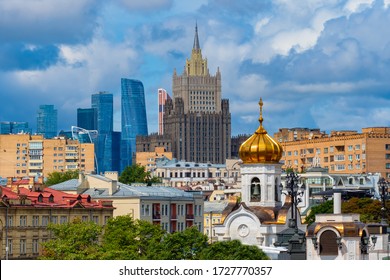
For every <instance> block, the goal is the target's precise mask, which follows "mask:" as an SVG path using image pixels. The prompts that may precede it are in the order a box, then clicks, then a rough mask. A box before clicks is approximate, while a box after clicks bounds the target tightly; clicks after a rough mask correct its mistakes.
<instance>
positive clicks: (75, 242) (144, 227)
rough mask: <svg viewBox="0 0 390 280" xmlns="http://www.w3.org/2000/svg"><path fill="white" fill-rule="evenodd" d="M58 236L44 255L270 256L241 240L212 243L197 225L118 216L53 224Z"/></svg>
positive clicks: (122, 257)
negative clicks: (165, 225) (175, 226)
mask: <svg viewBox="0 0 390 280" xmlns="http://www.w3.org/2000/svg"><path fill="white" fill-rule="evenodd" d="M49 228H50V230H52V233H53V235H54V239H53V240H50V241H48V242H45V243H43V244H42V246H43V256H42V259H53V260H71V259H72V260H73V259H80V260H83V259H95V260H184V259H185V260H201V259H205V260H212V259H213V260H228V259H231V260H234V259H235V260H239V259H241V260H250V259H256V260H257V259H268V257H267V255H266V254H265V253H264V252H263V251H262V250H261V249H259V248H257V247H256V246H248V245H243V244H241V243H240V242H239V241H237V240H234V241H224V242H214V243H212V244H209V243H208V242H207V240H208V238H207V236H206V235H205V234H203V233H201V232H199V231H198V229H197V228H196V227H189V228H186V229H185V230H184V231H181V232H174V233H167V232H166V231H164V230H162V229H161V228H160V226H159V225H153V224H151V223H149V222H147V221H142V220H133V219H132V218H131V217H130V216H128V215H127V216H118V217H115V218H112V219H110V220H109V221H108V223H107V225H105V226H104V227H100V226H98V225H96V224H94V223H83V222H80V220H75V221H73V222H70V223H67V224H61V225H50V226H49Z"/></svg>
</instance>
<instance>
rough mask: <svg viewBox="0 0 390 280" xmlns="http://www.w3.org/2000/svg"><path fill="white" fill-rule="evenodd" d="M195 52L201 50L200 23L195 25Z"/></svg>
mask: <svg viewBox="0 0 390 280" xmlns="http://www.w3.org/2000/svg"><path fill="white" fill-rule="evenodd" d="M193 49H194V50H200V45H199V37H198V22H196V24H195V38H194V47H193Z"/></svg>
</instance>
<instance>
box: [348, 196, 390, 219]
mask: <svg viewBox="0 0 390 280" xmlns="http://www.w3.org/2000/svg"><path fill="white" fill-rule="evenodd" d="M381 208H382V202H381V201H379V200H375V199H371V198H368V197H364V198H357V197H353V198H351V199H349V200H347V201H344V202H343V204H342V205H341V210H342V212H343V213H357V214H360V220H361V221H362V222H363V223H376V222H380V220H381V218H382V212H381ZM386 209H387V219H389V218H390V202H388V201H387V203H386Z"/></svg>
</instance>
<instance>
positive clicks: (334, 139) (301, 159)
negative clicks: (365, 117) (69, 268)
mask: <svg viewBox="0 0 390 280" xmlns="http://www.w3.org/2000/svg"><path fill="white" fill-rule="evenodd" d="M276 139H278V138H276ZM283 139H284V138H283V137H282V138H281V139H278V140H282V141H280V143H281V144H282V146H283V157H282V163H283V169H292V170H294V171H297V172H303V171H305V170H306V169H308V168H310V167H322V168H326V169H328V170H329V172H330V173H336V174H337V173H338V174H361V173H377V172H378V173H381V174H382V176H384V177H386V178H390V128H389V127H369V128H363V129H362V133H358V132H356V131H332V132H331V134H330V135H329V136H328V135H322V137H314V136H313V137H309V138H308V139H303V140H299V139H298V140H294V141H283Z"/></svg>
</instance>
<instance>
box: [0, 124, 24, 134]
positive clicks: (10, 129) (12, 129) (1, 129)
mask: <svg viewBox="0 0 390 280" xmlns="http://www.w3.org/2000/svg"><path fill="white" fill-rule="evenodd" d="M18 133H30V134H31V128H29V127H28V122H0V134H18Z"/></svg>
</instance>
